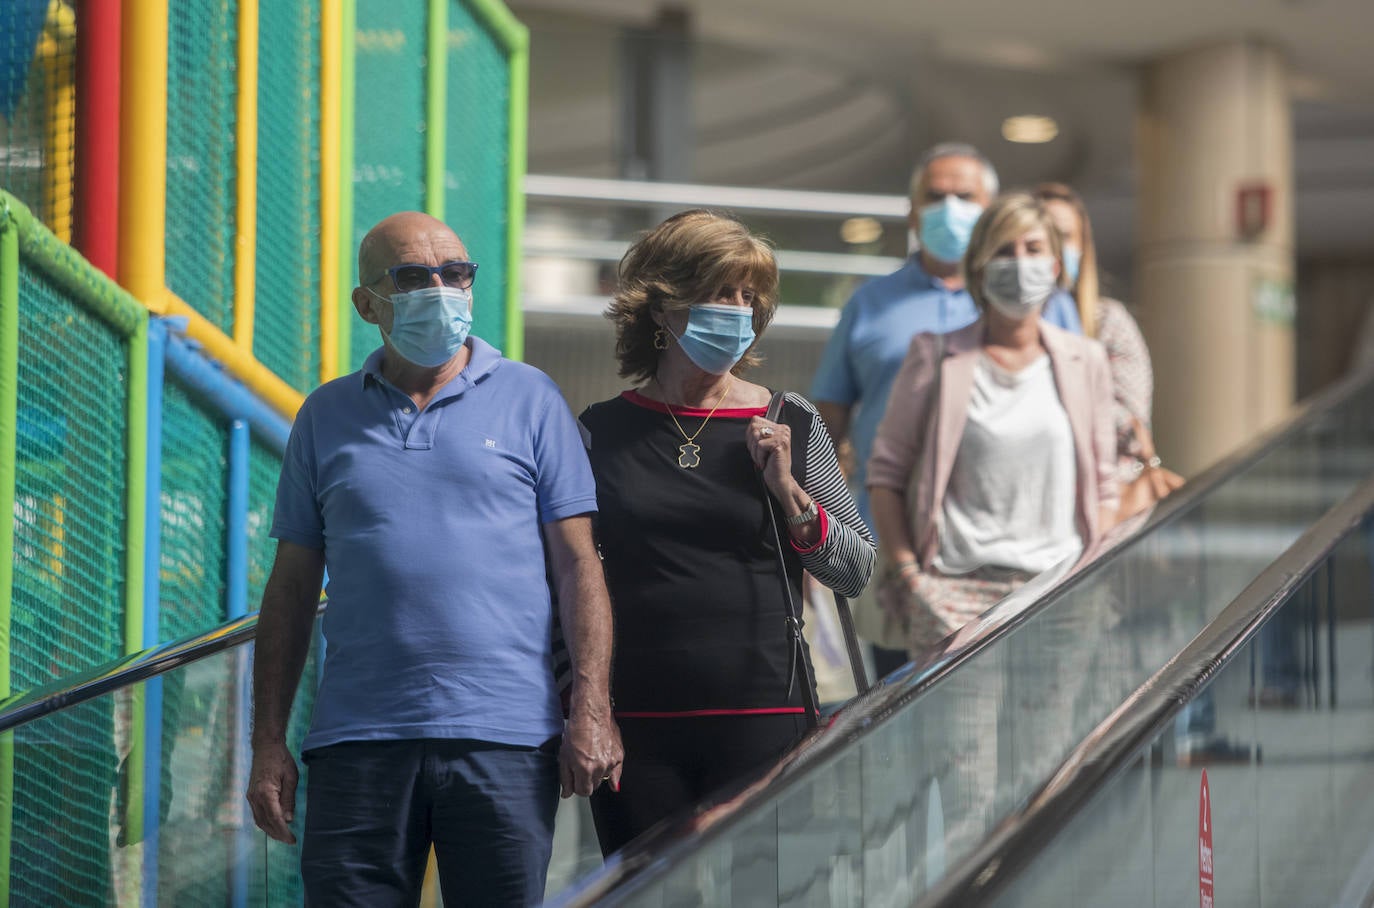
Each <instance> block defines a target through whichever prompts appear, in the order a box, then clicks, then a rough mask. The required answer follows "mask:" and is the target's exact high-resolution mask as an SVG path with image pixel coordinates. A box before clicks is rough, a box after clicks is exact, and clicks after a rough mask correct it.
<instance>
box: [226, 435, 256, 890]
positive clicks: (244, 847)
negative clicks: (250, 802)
mask: <svg viewBox="0 0 1374 908" xmlns="http://www.w3.org/2000/svg"><path fill="white" fill-rule="evenodd" d="M248 433H249V429H248V423H247V422H246V421H245V420H243V419H235V420H233V421H232V422H230V424H229V496H228V497H229V501H228V508H229V513H228V515H227V519H226V520H225V535H226V536H227V539H226V540H225V562H226V565H225V566H226V570H227V572H228V576H227V577H226V578H225V600H226V601H225V618H227V619H228V620H230V621H233V620H234V619H236V618H242V617H243V616H244V615H246V614H248V457H249V452H250V450H251V442H252V439H251V438H250V437H249V434H248ZM238 655H239V658H238V660H237V663H238V668H239V677H238V685H237V686H236V687H235V690H234V698H235V700H236V701H237V702H236V703H235V704H234V711H233V715H234V731H235V734H234V764H235V767H236V769H237V772H236V773H235V777H236V778H238V779H241V780H243V781H244V782H245V783H246V782H247V780H248V767H249V765H250V762H251V761H250V757H249V753H248V735H249V727H248V704H249V703H250V702H251V699H250V698H251V692H250V689H249V683H248V664H249V663H248V660H247V659H246V658H244V656H246V655H247V653H246V651H245V652H240V653H239V654H238ZM252 829H253V820H252V817H251V816H250V815H249V814H248V809H247V806H246V805H245V804H244V803H243V802H240V803H239V828H238V832H237V834H235V836H234V862H233V864H232V865H231V867H230V871H229V874H230V875H229V894H230V904H231V905H233V906H234V908H243V906H245V905H247V904H248V864H249V860H250V856H251V854H252V848H253V835H252V833H251V830H252Z"/></svg>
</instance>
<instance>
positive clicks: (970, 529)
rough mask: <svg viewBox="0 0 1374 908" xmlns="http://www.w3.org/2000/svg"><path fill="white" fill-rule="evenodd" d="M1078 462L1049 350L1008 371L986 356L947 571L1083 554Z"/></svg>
mask: <svg viewBox="0 0 1374 908" xmlns="http://www.w3.org/2000/svg"><path fill="white" fill-rule="evenodd" d="M1077 469H1078V468H1077V462H1076V460H1075V458H1074V450H1073V431H1072V429H1071V428H1070V427H1069V414H1068V413H1067V412H1066V411H1065V410H1064V405H1063V404H1062V403H1060V402H1059V393H1058V391H1057V389H1056V388H1055V385H1054V373H1053V372H1052V371H1051V369H1050V358H1049V357H1048V356H1044V355H1042V356H1041V357H1040V358H1039V359H1037V360H1035V361H1034V362H1032V363H1031V364H1030V365H1028V366H1026V367H1025V368H1024V369H1022V370H1021V371H1019V372H1008V371H1006V370H1005V369H1003V368H1002V367H1000V366H998V365H997V364H996V363H994V362H993V361H992V360H991V359H990V358H988V356H987V354H983V355H982V356H980V357H979V358H978V363H977V365H976V366H975V367H974V370H973V393H972V395H971V397H970V399H969V406H968V422H967V423H966V424H965V426H964V436H963V438H962V439H961V440H960V441H959V451H958V453H957V454H956V455H955V458H954V467H953V469H952V470H951V472H950V477H949V488H948V490H947V491H946V492H945V503H944V509H943V512H942V514H941V527H940V550H939V553H938V554H937V555H936V557H935V563H934V565H933V567H934V568H935V569H936V570H937V571H939V572H940V573H942V574H967V573H968V572H970V571H973V570H976V569H977V568H980V567H983V566H985V565H992V566H997V567H1003V568H1012V569H1015V570H1020V571H1027V572H1030V573H1035V574H1038V573H1040V572H1041V571H1044V570H1047V569H1048V568H1051V567H1053V566H1055V565H1057V564H1060V563H1062V562H1064V561H1066V560H1068V559H1072V558H1076V556H1077V555H1078V554H1079V553H1081V552H1082V550H1083V541H1082V539H1081V538H1080V537H1079V535H1078V528H1077V527H1076V526H1075V525H1074V510H1075V508H1074V505H1075V503H1076V498H1077V495H1078V483H1077V481H1076V480H1077Z"/></svg>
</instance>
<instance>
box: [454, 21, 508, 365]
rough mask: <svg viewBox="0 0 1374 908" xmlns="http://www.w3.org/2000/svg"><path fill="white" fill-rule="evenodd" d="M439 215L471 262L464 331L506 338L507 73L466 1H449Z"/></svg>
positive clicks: (501, 56)
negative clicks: (468, 326)
mask: <svg viewBox="0 0 1374 908" xmlns="http://www.w3.org/2000/svg"><path fill="white" fill-rule="evenodd" d="M448 48H449V51H448V103H449V117H448V119H447V124H448V131H447V135H446V136H445V142H446V144H447V160H446V161H445V162H444V215H445V220H447V221H448V223H449V225H450V226H452V227H453V229H454V230H456V231H457V232H458V235H459V236H461V237H462V238H463V242H464V244H465V245H466V246H467V248H468V255H470V256H471V257H472V260H473V261H475V262H479V263H480V264H481V266H482V267H481V268H480V269H479V270H478V275H479V277H478V278H477V284H476V286H474V287H473V291H472V296H473V323H472V333H473V334H476V335H478V336H480V337H481V338H482V339H483V340H485V341H487V342H489V343H491V344H493V345H495V346H497V347H501V346H503V345H504V344H505V339H506V264H507V255H506V252H507V250H506V227H507V223H508V221H507V219H508V217H509V213H510V212H509V208H508V206H507V204H506V186H507V177H508V175H509V172H510V160H509V157H510V110H509V106H508V105H509V103H510V75H509V72H510V70H509V64H508V61H507V58H506V54H505V52H504V51H503V50H502V49H501V46H500V45H499V44H497V43H496V41H495V39H494V37H493V36H492V34H491V33H490V32H489V31H487V30H486V28H485V26H483V25H482V24H481V22H480V21H479V20H477V19H475V18H474V17H473V14H472V10H471V8H470V7H469V6H468V4H466V3H461V2H453V3H450V4H449V32H448Z"/></svg>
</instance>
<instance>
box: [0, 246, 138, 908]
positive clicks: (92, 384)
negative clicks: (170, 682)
mask: <svg viewBox="0 0 1374 908" xmlns="http://www.w3.org/2000/svg"><path fill="white" fill-rule="evenodd" d="M19 331H20V337H21V338H23V342H22V343H21V344H20V347H19V362H18V369H19V400H18V406H19V413H18V417H19V418H18V444H17V450H16V452H15V467H16V483H15V508H14V516H13V519H14V552H13V558H14V600H13V613H12V623H11V628H10V632H11V638H10V665H11V669H10V672H11V674H10V684H11V686H12V688H13V689H14V690H15V691H21V690H25V689H28V688H32V687H35V686H38V685H40V684H45V683H48V682H50V681H53V680H54V679H56V678H59V677H64V676H67V675H70V674H72V673H74V672H77V671H81V670H83V669H87V668H91V667H93V666H95V665H98V664H100V663H103V662H106V661H108V660H110V659H113V658H116V657H117V656H118V655H119V654H120V653H121V652H122V650H123V619H122V615H123V611H124V590H125V583H124V581H125V577H124V568H125V538H124V536H125V526H126V524H125V512H124V508H125V494H126V471H127V456H126V450H125V439H126V432H127V425H128V416H127V412H126V406H125V401H126V397H127V393H128V385H127V363H128V349H127V346H126V344H125V342H124V341H123V339H121V338H120V337H118V336H116V335H115V334H113V333H112V332H111V331H109V330H108V328H106V326H105V324H104V323H103V322H101V321H99V320H98V319H96V318H94V317H92V316H90V315H88V314H87V313H86V312H85V310H83V309H80V308H78V307H77V306H75V305H74V304H73V303H72V302H71V301H70V300H68V299H67V298H65V297H64V296H63V294H62V292H61V291H60V290H58V289H57V288H56V287H55V286H54V285H53V284H51V283H50V282H49V281H48V280H47V279H46V278H45V277H44V276H42V275H41V274H39V273H37V272H35V271H33V270H32V269H30V268H27V267H23V266H21V268H20V274H19ZM63 363H68V364H79V372H77V373H74V372H72V371H70V370H69V369H66V368H61V367H60V366H59V365H58V364H63ZM5 557H10V554H9V553H6V554H5ZM113 734H114V720H113V712H112V708H111V706H110V704H109V703H108V702H106V703H105V704H104V705H103V707H102V706H92V707H89V708H88V707H78V708H75V709H72V710H68V711H64V712H62V713H60V714H58V715H57V716H54V717H51V718H50V719H49V720H46V721H44V722H39V723H34V724H32V725H27V726H24V727H22V728H20V729H18V730H17V731H16V732H15V734H14V753H15V770H14V820H13V829H14V831H15V832H14V836H15V837H14V841H13V851H12V857H11V867H10V869H11V874H10V885H11V890H10V892H11V904H14V905H78V904H81V905H84V904H104V903H106V901H107V898H106V894H107V891H108V890H107V889H106V888H105V887H107V886H108V884H109V879H110V873H109V852H110V836H111V828H110V827H111V823H110V809H111V803H112V797H111V795H112V792H113V791H114V779H115V768H116V761H115V760H114V758H113V757H112V756H111V754H112V753H113V752H114V751H113V750H112V744H111V742H112V735H113Z"/></svg>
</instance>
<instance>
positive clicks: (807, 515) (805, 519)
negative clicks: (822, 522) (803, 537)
mask: <svg viewBox="0 0 1374 908" xmlns="http://www.w3.org/2000/svg"><path fill="white" fill-rule="evenodd" d="M819 516H820V512H819V511H817V510H816V499H814V498H813V499H811V503H810V504H808V505H807V506H806V510H805V511H802V512H801V513H800V514H797V515H796V516H794V517H788V518H785V519H786V522H787V525H788V526H790V527H799V526H803V525H804V524H808V523H810V522H811V521H813V520H815V519H816V518H817V517H819Z"/></svg>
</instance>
